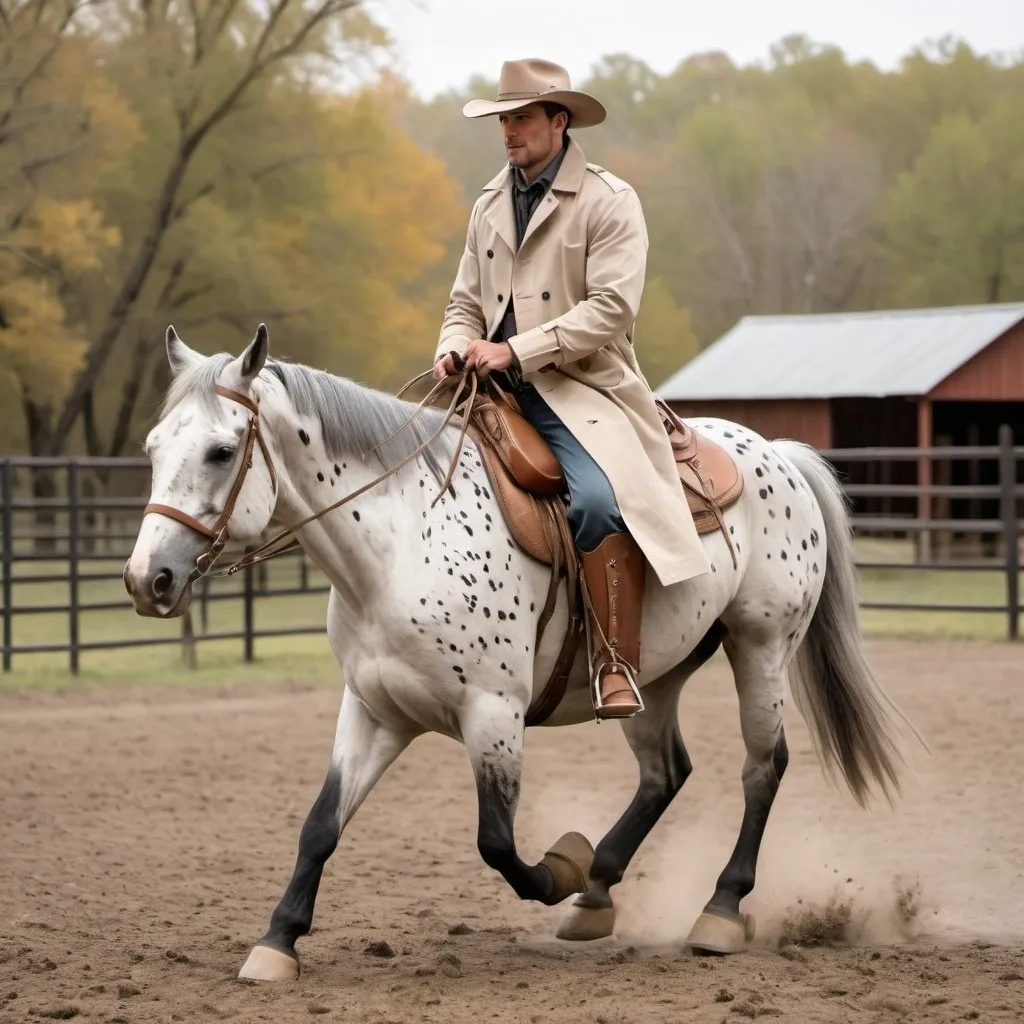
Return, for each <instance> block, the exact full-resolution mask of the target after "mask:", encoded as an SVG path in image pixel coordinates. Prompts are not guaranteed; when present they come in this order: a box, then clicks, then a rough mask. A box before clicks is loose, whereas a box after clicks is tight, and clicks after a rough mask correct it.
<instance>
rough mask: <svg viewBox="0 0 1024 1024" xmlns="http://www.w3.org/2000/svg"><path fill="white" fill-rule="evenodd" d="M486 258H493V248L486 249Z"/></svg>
mask: <svg viewBox="0 0 1024 1024" xmlns="http://www.w3.org/2000/svg"><path fill="white" fill-rule="evenodd" d="M487 258H488V259H489V260H493V259H494V250H493V249H488V250H487Z"/></svg>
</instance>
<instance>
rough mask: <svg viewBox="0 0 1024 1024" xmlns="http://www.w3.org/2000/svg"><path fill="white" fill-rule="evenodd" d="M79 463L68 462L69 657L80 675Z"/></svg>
mask: <svg viewBox="0 0 1024 1024" xmlns="http://www.w3.org/2000/svg"><path fill="white" fill-rule="evenodd" d="M78 486H79V477H78V461H77V460H76V459H70V460H69V461H68V656H69V662H70V667H71V674H72V675H73V676H76V675H78V639H79V638H78V570H79V565H78V540H79V538H78V512H79V501H78V499H79V494H78Z"/></svg>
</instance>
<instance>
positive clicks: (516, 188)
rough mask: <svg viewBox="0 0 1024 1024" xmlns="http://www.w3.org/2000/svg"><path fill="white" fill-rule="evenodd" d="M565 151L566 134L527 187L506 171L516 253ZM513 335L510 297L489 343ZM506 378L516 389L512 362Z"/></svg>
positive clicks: (519, 176) (515, 173)
mask: <svg viewBox="0 0 1024 1024" xmlns="http://www.w3.org/2000/svg"><path fill="white" fill-rule="evenodd" d="M568 148H569V135H568V133H566V134H565V135H564V136H563V145H562V148H561V149H560V150H559V152H558V153H557V154H556V155H555V157H554V158H553V159H552V160H551V162H550V163H549V164H548V165H547V167H545V168H544V170H543V171H541V172H540V174H538V175H537V177H536V178H534V179H533V181H532V182H530V183H529V184H527V181H526V177H525V176H524V174H523V172H522V170H521V169H520V168H518V167H510V168H509V178H510V180H511V183H512V196H511V199H512V207H513V210H514V211H515V218H516V251H517V252H518V251H519V246H521V245H522V244H523V237H524V236H525V235H526V229H527V227H528V226H529V223H530V218H531V217H532V216H533V215H534V213H535V212H536V210H537V207H538V206H540V204H541V201H542V200H543V199H544V197H545V196H546V195H547V193H548V190H549V189H550V188H551V186H552V184H554V180H555V177H556V175H557V174H558V171H559V168H560V167H561V166H562V160H563V159H564V158H565V152H566V150H567V149H568ZM516 333H517V327H516V311H515V303H514V302H513V298H512V296H511V295H509V297H508V305H506V306H505V314H504V316H503V317H502V318H501V323H500V324H498V329H497V330H496V331H495V332H494V334H493V335H492V337H491V340H492V341H498V342H501V341H508V339H509V338H511V337H513V336H514V335H515V334H516ZM506 373H507V374H508V377H509V379H510V381H511V383H512V385H513V387H514V386H516V385H518V384H519V383H520V381H521V380H522V377H521V376H520V373H519V369H518V367H517V365H516V363H515V362H513V364H512V366H510V367H509V368H508V370H507V371H506Z"/></svg>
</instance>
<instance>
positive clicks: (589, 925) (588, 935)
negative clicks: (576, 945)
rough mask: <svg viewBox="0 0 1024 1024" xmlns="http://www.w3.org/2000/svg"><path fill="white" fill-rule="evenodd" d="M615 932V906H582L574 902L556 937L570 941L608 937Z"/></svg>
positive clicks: (585, 940)
mask: <svg viewBox="0 0 1024 1024" xmlns="http://www.w3.org/2000/svg"><path fill="white" fill-rule="evenodd" d="M614 932H615V907H581V906H580V905H579V904H573V905H572V906H571V907H570V908H569V912H568V913H567V914H566V915H565V917H563V918H562V923H561V924H560V925H559V926H558V931H557V932H555V937H556V938H559V939H566V940H567V941H569V942H590V941H591V940H593V939H606V938H608V936H609V935H612V934H614Z"/></svg>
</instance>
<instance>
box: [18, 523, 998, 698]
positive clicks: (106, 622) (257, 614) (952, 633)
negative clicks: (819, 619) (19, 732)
mask: <svg viewBox="0 0 1024 1024" xmlns="http://www.w3.org/2000/svg"><path fill="white" fill-rule="evenodd" d="M855 546H856V548H857V557H858V560H859V561H862V562H874V563H879V562H886V563H888V564H887V565H886V566H885V567H884V568H878V569H866V570H861V572H860V597H861V600H862V601H865V602H885V603H892V604H938V605H941V604H954V603H955V604H978V605H983V604H992V605H995V604H999V603H1001V602H1005V599H1006V592H1005V588H1006V578H1005V575H1004V574H1003V573H1001V572H1000V571H999V570H997V569H994V570H969V571H957V572H950V571H945V570H931V569H925V570H920V569H913V568H908V563H909V562H911V561H912V559H913V549H912V546H911V545H910V544H908V543H906V542H900V541H890V540H877V539H871V538H869V539H858V540H857V541H856V543H855ZM123 565H124V561H123V560H122V559H113V558H111V559H109V560H101V561H89V562H84V563H83V564H82V571H83V572H84V573H88V574H91V575H105V576H106V577H107V578H101V579H81V580H80V581H79V601H80V603H81V604H83V605H88V604H107V605H110V606H111V607H109V608H105V609H102V610H92V611H90V610H84V611H82V612H81V613H80V618H79V636H80V639H81V641H82V642H84V643H95V642H99V641H107V642H120V641H124V640H132V639H144V638H159V639H162V640H164V641H166V644H165V645H161V646H145V647H134V648H120V649H105V650H86V651H83V652H82V653H81V655H80V671H79V674H78V675H77V676H73V675H72V674H71V673H70V671H69V662H68V655H67V653H66V652H45V653H35V654H15V655H14V662H13V670H12V671H11V672H8V673H0V690H17V689H23V688H50V689H53V688H62V687H74V688H83V687H92V686H99V685H111V684H114V685H116V684H128V685H140V684H141V685H149V684H152V685H154V686H166V685H180V686H188V687H206V686H215V685H230V686H234V685H246V684H253V685H262V684H265V683H266V684H269V683H271V682H275V681H279V682H283V683H292V684H296V685H302V684H304V683H307V682H308V683H311V684H314V685H321V684H330V683H333V682H334V681H335V680H337V678H338V670H337V667H336V666H335V663H334V660H333V657H332V655H331V652H330V649H329V647H328V644H327V638H326V635H325V633H324V632H323V627H324V621H325V618H326V612H327V594H326V593H325V592H323V591H322V590H320V588H323V587H325V585H326V581H325V580H324V578H323V576H322V575H321V574H320V573H319V572H318V571H317V570H316V569H314V568H312V567H310V568H308V570H307V572H306V574H305V581H306V583H307V584H308V586H309V587H311V588H313V590H312V591H311V592H306V593H299V594H291V595H288V596H275V595H274V594H272V593H266V594H264V593H260V592H259V589H258V588H257V593H256V597H255V601H254V621H255V626H256V629H257V631H259V630H266V629H271V630H272V629H286V628H301V629H307V630H309V631H310V632H309V633H308V634H302V635H290V636H284V637H260V636H257V638H256V640H255V657H256V660H255V661H254V662H251V663H246V662H245V661H244V660H243V651H244V647H243V641H242V639H241V637H238V638H233V639H203V637H204V629H203V624H202V622H201V617H200V610H199V604H198V598H197V599H196V600H194V602H193V612H192V628H193V633H194V635H195V636H196V638H197V643H196V652H197V663H198V667H197V668H196V669H189V668H187V667H186V666H185V664H184V661H183V652H182V646H181V634H182V625H183V622H182V620H181V619H176V620H173V621H169V622H165V621H161V620H156V619H144V618H140V617H139V616H137V615H136V614H135V613H134V611H133V610H132V607H131V604H130V602H129V601H128V597H127V595H126V594H125V592H124V587H123V584H122V582H121V570H122V567H123ZM14 569H15V575H14V580H13V602H12V606H13V607H14V608H15V609H16V611H15V614H14V616H13V618H12V626H13V643H14V645H15V646H16V647H17V646H28V645H36V644H47V643H66V642H67V640H68V636H69V616H68V613H67V612H66V611H49V612H38V613H31V614H28V613H23V612H19V611H17V610H18V609H24V608H26V607H27V606H37V607H38V606H64V605H66V604H67V602H68V600H69V596H70V594H69V584H68V581H67V579H66V577H65V574H66V572H67V563H66V562H64V561H62V560H60V559H54V560H52V561H40V562H17V563H15V566H14ZM264 569H265V573H266V583H267V587H268V589H269V590H280V589H282V588H298V587H299V586H300V585H301V583H302V581H303V577H302V575H301V571H300V561H299V559H298V558H297V557H294V556H285V557H282V558H279V559H275V560H273V561H271V562H269V563H267V564H266V566H265V567H264ZM39 576H51V577H55V578H53V579H48V580H42V581H39V582H34V581H32V580H31V579H29V577H39ZM242 587H243V581H242V578H241V575H238V576H235V577H232V578H230V579H215V580H213V581H212V584H211V588H210V593H211V597H212V598H213V600H211V601H210V602H209V605H208V621H207V623H206V629H205V631H206V632H207V633H209V634H216V633H227V632H231V633H240V632H241V630H242V628H243V602H242ZM861 620H862V625H863V629H864V632H865V634H867V635H868V636H903V637H947V638H951V637H956V638H966V639H982V640H1001V639H1003V638H1005V636H1006V614H1005V612H1001V613H996V612H989V613H978V612H945V611H910V610H898V611H880V610H873V609H863V610H862V613H861Z"/></svg>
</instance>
